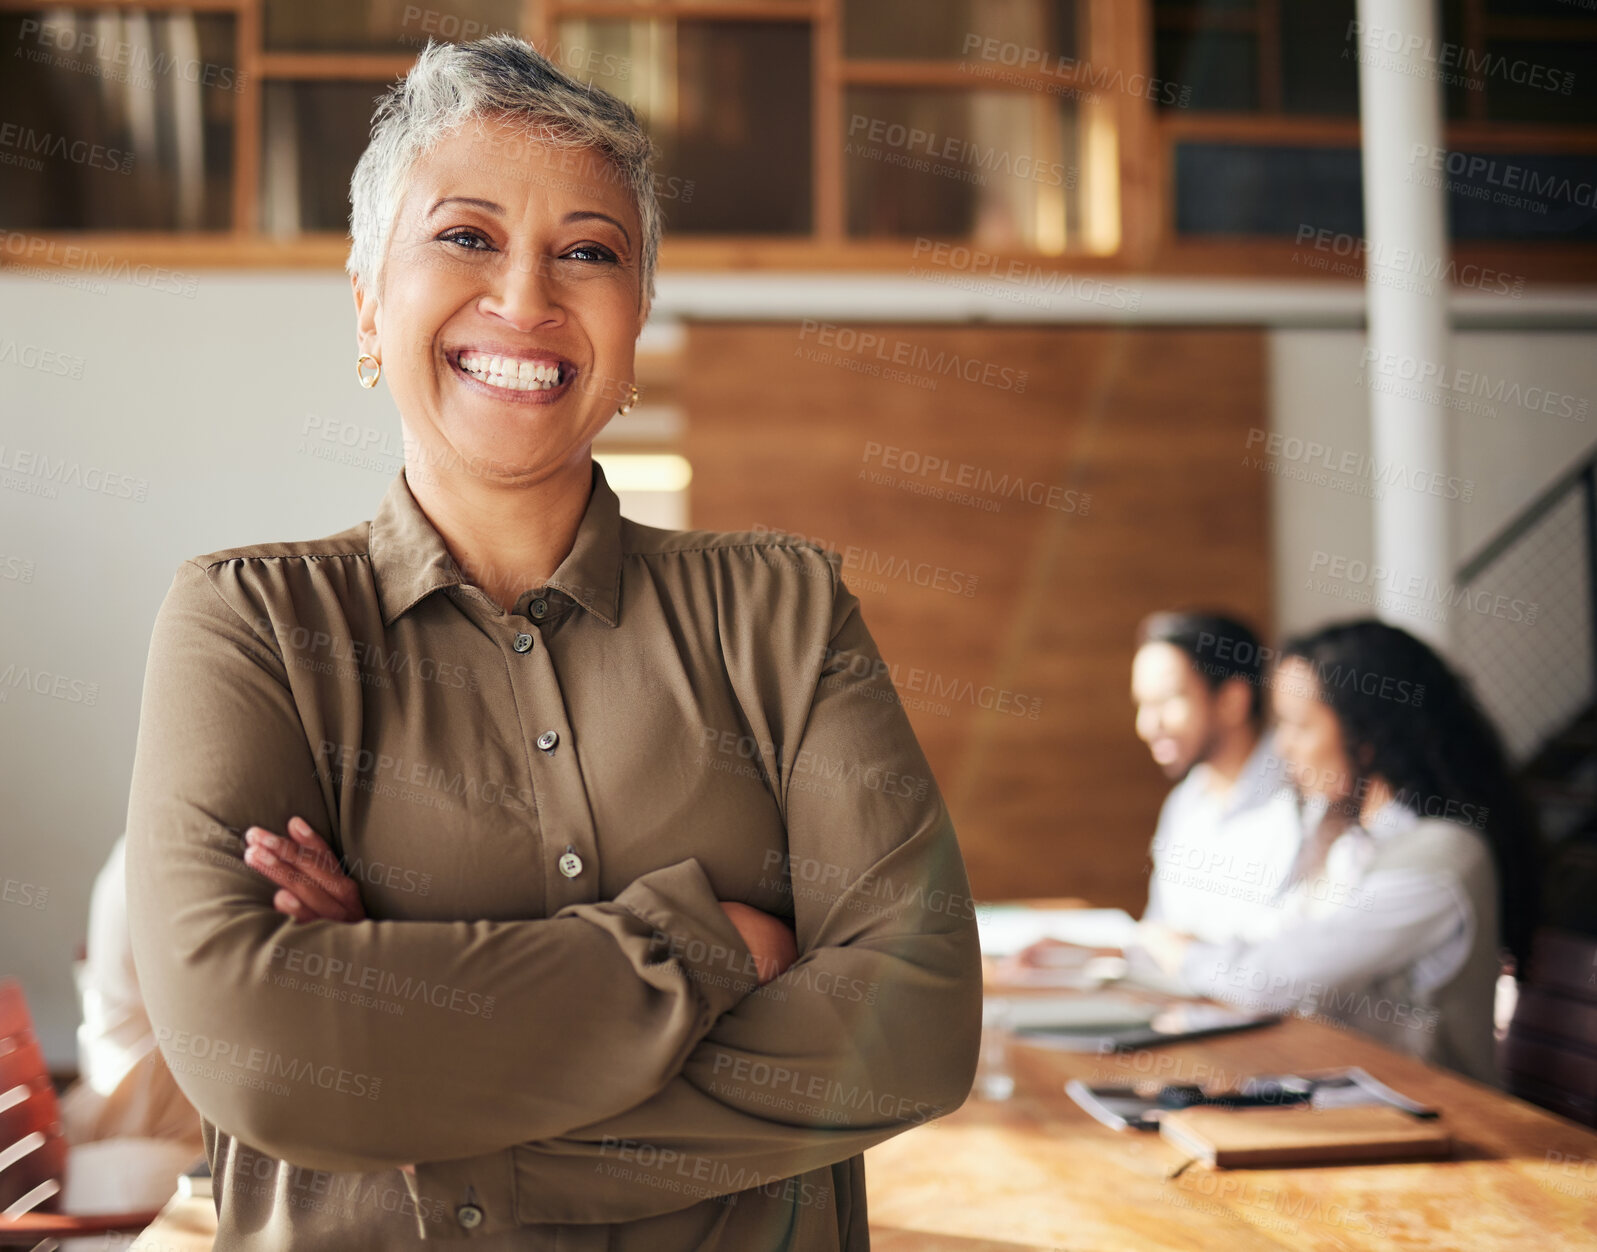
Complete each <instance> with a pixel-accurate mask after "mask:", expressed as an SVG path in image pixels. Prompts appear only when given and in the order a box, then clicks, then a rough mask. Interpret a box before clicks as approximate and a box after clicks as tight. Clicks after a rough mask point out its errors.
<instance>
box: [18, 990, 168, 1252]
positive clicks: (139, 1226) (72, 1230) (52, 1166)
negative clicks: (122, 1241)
mask: <svg viewBox="0 0 1597 1252" xmlns="http://www.w3.org/2000/svg"><path fill="white" fill-rule="evenodd" d="M67 1156H68V1149H67V1141H66V1137H65V1136H64V1135H63V1134H62V1132H61V1111H60V1106H59V1104H58V1103H57V1102H56V1096H55V1087H54V1086H53V1085H52V1084H51V1082H50V1072H49V1069H48V1067H47V1066H46V1065H45V1062H44V1053H43V1052H42V1051H41V1050H40V1048H39V1040H38V1037H37V1036H36V1035H35V1034H34V1033H33V1019H32V1018H31V1017H30V1016H29V1014H28V1004H27V1001H26V1000H25V999H24V998H23V995H22V984H21V983H20V982H18V981H17V980H16V979H15V978H0V1247H17V1246H21V1247H26V1248H47V1247H53V1246H54V1242H53V1241H54V1240H56V1239H65V1238H70V1237H73V1236H79V1235H95V1234H102V1233H104V1232H106V1231H111V1230H143V1229H144V1227H146V1226H148V1225H149V1224H150V1223H151V1222H153V1221H154V1220H155V1218H156V1215H157V1213H158V1212H159V1210H157V1209H151V1210H149V1211H147V1212H142V1211H141V1212H136V1213H92V1214H70V1213H63V1212H61V1211H60V1207H61V1191H62V1187H63V1186H64V1184H65V1179H66V1173H67Z"/></svg>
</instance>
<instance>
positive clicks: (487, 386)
mask: <svg viewBox="0 0 1597 1252" xmlns="http://www.w3.org/2000/svg"><path fill="white" fill-rule="evenodd" d="M444 357H445V359H446V360H447V361H448V362H449V367H450V371H451V373H453V374H454V375H455V377H456V378H457V379H459V380H460V382H461V385H462V386H465V387H467V388H469V389H470V390H472V391H475V392H480V393H482V394H484V395H488V396H491V397H492V398H493V399H495V400H498V401H501V402H504V403H510V404H542V405H548V404H554V403H555V402H556V401H558V400H560V399H561V398H563V397H564V396H565V394H566V393H567V392H568V391H570V390H571V385H572V382H573V381H574V380H575V379H576V377H577V367H576V366H575V365H574V364H572V363H571V362H570V361H568V360H566V359H565V358H564V357H560V356H555V355H552V354H550V353H546V352H538V351H534V350H531V349H522V350H520V351H517V350H515V349H510V348H503V347H499V346H496V345H483V346H479V347H469V348H455V349H450V350H449V351H446V352H445V353H444Z"/></svg>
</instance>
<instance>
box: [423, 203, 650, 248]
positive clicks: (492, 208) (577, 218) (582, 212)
mask: <svg viewBox="0 0 1597 1252" xmlns="http://www.w3.org/2000/svg"><path fill="white" fill-rule="evenodd" d="M446 204H470V205H474V206H475V207H477V208H479V209H486V210H488V212H490V213H498V214H500V215H501V216H503V215H504V211H505V210H504V206H503V205H499V204H495V203H494V202H493V201H492V200H482V199H479V198H477V197H476V196H444V197H443V198H442V199H440V200H438V201H437V202H435V203H434V204H433V207H432V208H430V209H428V210H427V216H428V217H431V216H432V215H433V214H434V213H436V212H438V210H439V209H441V208H443V207H444V205H446ZM590 218H597V219H598V220H600V221H602V222H609V223H610V224H611V225H612V226H614V227H615V228H616V229H617V230H619V231H620V232H621V237H622V238H623V239H625V240H626V241H627V247H629V248H630V247H631V246H632V236H631V235H630V234H629V233H628V232H627V228H626V227H625V226H623V225H622V224H621V223H620V222H619V221H617V220H616V219H615V218H613V217H611V216H610V215H609V214H608V213H601V212H599V211H598V210H597V209H577V210H575V211H574V212H571V213H567V214H566V216H565V218H564V220H565V221H567V222H583V221H587V220H589V219H590Z"/></svg>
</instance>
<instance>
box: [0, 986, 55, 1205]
mask: <svg viewBox="0 0 1597 1252" xmlns="http://www.w3.org/2000/svg"><path fill="white" fill-rule="evenodd" d="M66 1164H67V1141H66V1135H65V1134H64V1133H63V1132H62V1128H61V1106H60V1103H59V1102H58V1101H57V1100H56V1095H55V1087H54V1085H53V1084H52V1083H51V1082H50V1071H49V1067H48V1066H47V1065H46V1064H45V1061H44V1052H43V1050H42V1049H41V1048H40V1047H39V1039H38V1036H37V1035H35V1034H34V1033H33V1018H32V1017H31V1016H29V1014H28V1004H27V1001H26V1000H25V999H24V998H23V995H22V984H21V983H20V982H19V981H17V979H15V978H0V1216H5V1217H16V1216H19V1215H20V1214H22V1213H28V1212H40V1213H48V1212H53V1211H55V1210H56V1209H57V1208H58V1207H59V1204H60V1193H61V1187H62V1180H63V1179H64V1178H65V1176H66Z"/></svg>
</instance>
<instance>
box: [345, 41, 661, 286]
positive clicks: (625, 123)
mask: <svg viewBox="0 0 1597 1252" xmlns="http://www.w3.org/2000/svg"><path fill="white" fill-rule="evenodd" d="M499 117H505V118H509V119H510V120H512V121H516V122H520V123H523V124H524V125H525V127H526V130H527V133H528V135H529V137H532V138H535V139H536V141H537V142H539V143H541V144H545V145H547V146H549V147H553V148H561V149H577V148H593V149H596V150H597V151H598V152H599V154H600V155H601V157H602V158H603V159H604V161H605V162H606V168H605V174H606V176H610V175H611V174H612V172H613V176H614V177H616V178H617V179H618V180H619V182H620V183H621V185H622V187H623V188H625V190H626V191H627V192H628V193H629V194H630V195H631V197H632V199H633V202H634V204H635V205H636V207H637V210H638V221H639V222H640V223H641V225H642V230H643V239H642V240H641V245H642V249H641V254H640V261H641V268H640V278H641V280H642V287H641V297H642V299H643V301H644V303H645V304H646V305H647V304H652V303H653V302H654V270H655V265H656V263H657V261H658V258H659V253H660V231H661V217H660V206H659V203H658V201H657V200H656V199H655V193H654V157H655V147H654V144H653V142H652V141H651V140H650V138H649V136H648V133H647V132H646V131H645V130H644V129H643V126H642V124H641V123H640V122H639V121H638V116H637V114H636V113H635V112H633V110H632V107H631V106H630V105H628V104H627V103H626V102H625V101H623V100H619V99H617V98H616V97H615V96H613V95H611V94H610V93H609V92H607V91H605V90H603V89H602V88H598V87H594V86H592V85H591V84H588V83H582V82H578V81H577V80H576V79H574V78H571V77H569V76H568V75H566V74H565V73H563V72H561V70H560V69H558V68H557V67H556V66H555V65H554V63H553V62H551V61H550V60H549V59H548V58H546V57H545V56H544V55H543V54H542V53H540V52H539V51H538V50H537V49H536V48H534V47H533V46H532V45H531V44H530V43H528V42H527V41H526V40H524V39H518V38H517V37H516V36H514V35H508V34H502V35H490V36H489V37H488V38H486V39H478V40H476V41H474V42H472V43H460V44H452V43H434V42H433V41H432V40H430V39H429V40H428V41H427V46H426V48H424V49H423V50H422V53H421V55H420V56H419V57H417V58H416V64H415V65H413V66H412V67H411V70H410V73H408V74H407V75H405V77H404V78H403V79H402V80H401V81H399V82H398V83H395V84H394V85H393V86H392V87H390V88H389V89H388V90H387V91H386V92H384V93H383V95H382V96H381V97H380V98H379V99H378V101H377V110H376V112H375V113H373V114H372V131H371V142H370V143H369V144H367V146H366V151H365V152H363V153H362V154H361V158H360V161H359V162H358V163H357V164H356V166H355V174H354V176H353V177H352V178H351V179H350V181H349V203H350V212H349V235H350V246H349V260H348V261H347V262H345V265H344V268H345V269H346V270H348V271H349V273H350V274H351V275H353V276H354V279H355V281H356V283H357V284H358V285H359V286H360V287H361V289H362V290H364V291H370V292H373V293H375V292H377V291H378V290H379V287H380V283H381V277H382V266H383V260H384V258H385V256H386V255H387V252H388V240H389V235H390V234H391V232H392V231H393V227H394V219H395V217H396V216H397V214H398V212H399V204H400V201H401V199H402V198H403V196H404V189H405V181H406V179H407V178H409V176H410V171H411V167H412V165H413V164H414V163H415V161H416V159H417V158H418V157H420V156H422V155H424V154H425V153H427V152H429V151H431V150H432V149H433V148H435V147H436V146H437V145H438V144H439V143H440V142H442V141H443V140H444V139H445V138H446V137H447V136H449V135H450V134H452V133H454V132H455V131H456V130H458V129H459V128H460V127H461V126H464V125H465V124H466V123H468V122H471V121H475V120H479V119H481V120H487V119H493V118H499Z"/></svg>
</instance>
